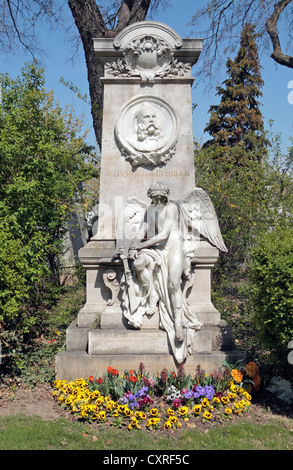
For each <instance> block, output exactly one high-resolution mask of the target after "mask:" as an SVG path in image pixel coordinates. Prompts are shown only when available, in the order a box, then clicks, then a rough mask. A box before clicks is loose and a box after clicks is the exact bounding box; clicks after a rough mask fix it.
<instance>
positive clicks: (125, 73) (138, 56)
mask: <svg viewBox="0 0 293 470" xmlns="http://www.w3.org/2000/svg"><path fill="white" fill-rule="evenodd" d="M105 67H106V71H107V73H108V74H109V75H112V76H115V77H117V76H119V77H128V78H130V77H140V78H141V79H142V81H144V82H153V81H154V78H155V77H157V78H170V77H184V76H185V75H186V74H187V73H189V71H190V70H191V66H190V64H184V63H183V62H179V61H178V60H177V59H175V58H174V54H173V52H172V47H171V46H170V45H169V44H168V42H167V41H165V40H164V39H162V38H159V37H157V36H155V35H142V36H138V37H136V38H134V39H133V40H131V41H130V42H129V43H128V44H127V45H126V46H125V48H124V52H123V57H122V59H118V60H117V61H116V62H107V63H106V64H105Z"/></svg>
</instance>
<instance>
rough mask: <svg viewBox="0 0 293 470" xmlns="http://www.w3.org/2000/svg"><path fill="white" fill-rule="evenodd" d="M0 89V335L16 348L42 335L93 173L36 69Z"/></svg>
mask: <svg viewBox="0 0 293 470" xmlns="http://www.w3.org/2000/svg"><path fill="white" fill-rule="evenodd" d="M0 81H1V89H2V101H1V104H0V156H1V158H0V239H1V252H0V331H1V337H3V338H4V333H5V332H11V331H17V332H18V333H17V334H18V338H19V341H20V345H19V347H21V345H24V344H26V343H28V342H29V341H30V340H31V339H32V338H34V337H36V336H38V335H39V334H40V332H43V331H44V330H45V329H46V325H47V322H48V312H49V310H50V308H51V307H52V306H53V305H54V304H55V303H56V301H57V300H58V298H59V297H60V295H61V291H60V282H59V279H60V272H59V267H60V259H61V258H62V253H63V250H64V241H65V239H64V235H65V232H66V230H67V222H68V220H70V219H71V218H72V214H73V211H75V210H76V205H77V202H79V204H80V199H81V200H82V194H83V189H82V183H83V182H84V181H87V180H89V179H90V178H92V177H93V176H97V169H96V165H95V155H94V152H93V149H92V148H91V147H89V146H87V145H86V143H85V135H82V134H81V132H82V122H81V121H80V120H79V119H77V118H75V117H74V115H73V114H72V112H70V111H69V110H67V111H66V112H64V111H63V110H62V109H61V108H60V106H59V105H58V104H56V103H55V102H54V98H53V95H52V93H49V92H47V91H46V90H45V88H44V85H45V83H44V72H43V70H42V69H41V68H39V66H38V64H37V63H36V62H33V63H32V64H28V65H26V66H25V67H24V68H23V69H22V71H21V74H20V76H19V77H17V78H16V79H12V78H10V77H9V76H8V75H0ZM8 336H9V335H8ZM7 338H8V337H7ZM4 346H5V347H6V349H7V351H6V353H7V355H6V357H7V358H8V357H9V358H10V360H11V361H12V362H10V363H9V362H6V366H9V364H10V365H12V364H13V366H15V367H16V366H17V364H16V362H17V361H14V362H13V359H12V358H13V354H12V349H13V348H10V347H9V342H7V345H5V344H4ZM2 347H3V345H2ZM9 349H10V352H9V353H8V350H9Z"/></svg>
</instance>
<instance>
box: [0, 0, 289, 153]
mask: <svg viewBox="0 0 293 470" xmlns="http://www.w3.org/2000/svg"><path fill="white" fill-rule="evenodd" d="M170 3H171V4H172V6H171V7H170V8H168V9H167V10H166V11H164V12H161V13H159V14H157V15H156V16H155V17H154V18H153V19H154V20H156V21H161V22H163V23H166V24H168V25H169V26H171V27H172V28H173V29H175V30H176V31H177V32H178V33H179V34H180V36H181V37H183V38H184V37H201V35H200V34H197V35H194V34H193V35H192V36H191V32H192V28H191V26H189V25H188V22H189V21H190V19H191V16H192V14H193V13H194V12H195V10H196V8H197V7H198V4H199V3H202V2H193V1H192V0H180V1H178V0H172V1H170ZM65 9H68V7H67V6H66V5H65ZM68 10H69V9H68ZM68 17H69V21H70V22H72V20H71V18H70V12H69V13H68ZM39 37H40V45H41V46H42V48H43V49H44V51H45V52H46V54H45V56H44V57H42V65H43V66H44V68H45V77H46V88H47V89H48V90H54V93H55V97H56V100H58V101H59V102H60V104H61V106H65V105H73V106H74V108H75V110H76V114H77V115H80V114H81V113H83V114H84V120H85V125H86V127H87V128H88V129H89V130H90V132H89V135H88V142H89V143H90V144H93V145H94V144H95V137H94V132H93V130H92V120H91V114H90V110H89V107H88V106H87V105H86V104H85V103H84V102H83V101H81V100H80V99H79V98H77V96H76V95H75V94H74V93H73V92H71V91H70V90H69V89H68V88H66V87H65V86H64V85H63V84H61V83H60V82H59V80H60V77H61V76H63V77H64V79H65V80H67V81H71V82H72V83H74V84H75V85H76V86H77V87H79V88H80V89H81V91H82V92H83V93H87V94H88V83H87V71H86V66H85V60H84V55H83V50H82V47H80V50H79V53H78V55H77V57H76V58H75V61H74V63H72V62H71V60H70V57H71V55H72V49H71V46H70V44H68V42H67V41H66V39H68V37H66V36H65V34H64V31H62V30H61V31H60V29H58V30H57V29H56V30H55V31H50V28H49V26H46V25H43V26H42V28H40V31H39ZM232 58H234V57H233V56H232ZM30 60H31V57H30V56H29V55H25V54H24V53H23V51H18V50H14V51H13V52H12V53H11V54H10V55H8V56H7V57H5V58H4V57H2V63H1V66H0V72H2V73H6V72H7V73H9V74H10V75H11V76H12V77H15V76H17V75H18V74H19V72H20V69H21V67H22V66H23V65H24V64H25V62H28V61H30ZM199 60H200V59H199ZM261 65H262V67H263V69H262V78H263V80H264V82H265V85H264V87H263V90H262V91H263V97H262V99H261V104H262V106H261V111H262V113H263V116H264V122H265V126H266V128H267V129H268V127H269V125H268V122H269V121H270V120H273V121H274V125H273V130H274V132H275V133H282V149H283V151H286V148H287V147H288V146H289V145H290V139H289V138H290V136H293V70H292V69H289V68H287V67H284V66H280V65H278V64H276V63H275V62H274V61H273V60H272V59H271V58H270V51H268V53H267V55H266V56H264V55H262V56H261ZM196 67H197V65H195V66H194V67H193V75H195V74H196ZM219 78H220V80H219V83H218V84H220V82H221V81H222V80H224V79H225V78H226V75H225V66H224V67H223V74H222V75H221V77H219ZM216 84H217V83H216ZM205 88H206V87H205V83H200V84H199V86H197V87H196V88H195V87H193V88H192V100H193V102H194V103H197V108H196V109H195V111H194V114H193V130H194V136H195V138H196V139H197V140H202V141H205V140H207V139H208V135H207V134H205V133H204V128H205V125H206V123H207V122H208V120H209V113H208V110H209V107H210V105H212V104H217V103H218V101H219V98H218V97H217V96H216V95H215V92H216V90H215V88H213V89H211V90H210V91H209V92H207V91H206V89H205ZM290 92H291V95H290Z"/></svg>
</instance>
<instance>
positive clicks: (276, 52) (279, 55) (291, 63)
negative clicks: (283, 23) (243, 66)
mask: <svg viewBox="0 0 293 470" xmlns="http://www.w3.org/2000/svg"><path fill="white" fill-rule="evenodd" d="M291 1H292V0H281V1H280V2H278V3H276V4H275V7H274V11H273V14H272V15H271V16H270V18H269V19H268V20H267V21H266V30H267V32H268V34H269V35H270V38H271V41H272V45H273V53H272V55H271V57H272V58H273V59H274V60H275V61H276V62H278V64H280V65H285V66H286V67H289V68H293V57H291V56H289V55H287V54H284V53H283V52H282V50H281V44H280V39H279V35H278V31H277V24H278V20H279V18H280V15H281V13H282V12H283V11H284V9H285V8H286V7H287V6H288V5H289V3H291Z"/></svg>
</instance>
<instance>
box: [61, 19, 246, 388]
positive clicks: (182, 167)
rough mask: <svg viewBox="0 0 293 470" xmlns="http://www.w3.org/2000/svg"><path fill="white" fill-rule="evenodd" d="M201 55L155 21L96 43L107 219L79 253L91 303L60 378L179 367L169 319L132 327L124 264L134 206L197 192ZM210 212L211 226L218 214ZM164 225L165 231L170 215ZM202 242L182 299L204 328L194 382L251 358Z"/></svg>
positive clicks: (209, 246)
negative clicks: (224, 313)
mask: <svg viewBox="0 0 293 470" xmlns="http://www.w3.org/2000/svg"><path fill="white" fill-rule="evenodd" d="M201 47H202V40H201V39H182V38H181V37H180V36H179V35H178V34H177V32H176V31H174V30H173V29H172V28H170V27H169V26H167V25H164V24H162V23H157V22H152V21H146V22H142V23H136V24H134V25H130V26H129V27H128V28H125V30H123V31H122V32H121V33H120V34H118V36H116V38H114V39H94V48H95V52H96V57H97V59H98V61H99V62H100V63H101V64H103V65H104V78H103V79H102V80H103V85H104V109H103V137H102V138H103V141H102V155H101V171H100V195H99V196H100V197H99V219H98V223H97V224H95V227H96V231H94V233H93V238H92V239H91V240H90V241H89V243H88V244H87V245H86V246H85V247H83V248H81V249H80V250H79V259H80V261H81V263H82V265H83V267H84V269H85V270H86V303H85V305H84V307H83V308H82V309H81V310H80V312H79V314H78V316H77V321H76V322H73V323H72V324H71V325H70V326H69V328H68V330H67V335H66V351H62V352H60V353H59V354H58V355H57V357H56V376H57V378H62V379H67V380H74V379H76V378H79V377H87V376H89V375H95V374H96V373H98V374H100V375H102V374H103V373H104V372H106V370H107V367H108V366H109V365H111V366H113V367H115V368H117V369H118V370H120V371H124V370H125V369H130V368H131V369H138V367H139V364H140V363H141V362H142V363H143V364H144V365H145V367H146V370H147V371H149V372H150V373H156V372H157V371H160V370H162V369H163V368H164V367H167V368H168V369H170V370H172V369H175V368H176V367H177V366H178V364H177V362H176V360H175V359H174V355H173V351H172V348H171V347H170V337H169V336H168V334H167V333H166V331H164V330H162V329H161V328H162V314H161V312H160V315H159V310H158V311H156V313H155V314H153V316H148V315H143V317H142V321H141V325H140V326H141V328H140V329H137V330H136V329H131V328H130V326H129V321H128V320H127V315H125V311H127V308H128V307H127V305H126V302H125V299H126V297H127V295H128V294H127V295H126V296H125V292H126V291H127V289H128V287H127V285H128V284H127V283H128V282H129V277H127V276H126V273H127V272H128V271H127V266H126V265H127V263H126V264H125V260H123V259H122V258H121V257H120V258H119V257H118V256H117V248H120V246H117V244H118V241H119V243H120V242H121V239H119V237H120V235H121V233H120V232H119V229H118V228H119V227H120V225H119V223H120V222H121V219H122V220H124V219H123V217H124V210H125V205H126V201H127V199H128V198H129V197H135V198H136V200H140V201H141V203H142V204H143V205H149V202H150V201H149V199H148V197H147V191H148V189H149V187H150V185H151V184H153V183H158V182H159V183H160V184H163V185H165V186H167V187H168V188H169V190H170V197H171V199H172V201H177V203H178V201H180V200H181V198H183V197H184V196H185V195H186V194H187V193H189V192H191V191H193V190H194V188H195V168H194V155H193V125H192V102H191V86H192V83H193V77H192V74H191V69H192V66H193V65H194V64H195V63H196V62H197V60H198V57H199V55H200V51H201ZM172 201H171V202H172ZM186 204H187V205H188V204H189V202H188V203H186ZM206 212H207V213H208V217H209V220H210V222H211V221H212V218H213V217H216V216H215V214H214V213H213V207H211V206H210V207H208V208H207V211H206ZM162 214H163V211H162V212H161V217H163V216H162ZM156 223H157V228H158V227H159V225H160V216H159V218H158V220H157V222H156ZM199 223H200V222H199ZM207 232H209V231H207ZM174 233H175V232H173V235H174ZM199 233H201V235H202V237H201V239H199V238H198V240H197V242H196V249H195V251H194V252H193V258H192V260H191V263H190V270H189V274H190V279H189V280H188V281H184V282H182V291H183V296H184V299H186V308H187V310H189V311H190V312H193V313H192V315H193V314H194V315H195V316H196V318H197V321H198V324H201V325H202V326H201V328H200V329H199V330H198V331H195V332H194V339H193V343H192V344H193V346H192V353H191V355H190V356H188V357H187V359H186V360H185V361H184V368H185V371H186V372H190V373H194V372H195V370H196V368H197V366H198V365H200V366H201V368H202V369H204V370H205V371H206V373H212V372H213V371H214V370H215V369H217V368H219V367H221V365H222V361H223V360H224V359H225V360H228V361H229V362H233V361H234V360H237V359H239V358H240V357H241V353H240V352H239V351H238V350H237V349H236V348H235V345H234V341H233V334H232V330H231V328H230V327H229V326H228V325H227V324H226V323H225V322H223V321H222V320H221V317H220V313H219V312H218V310H217V309H216V308H215V307H214V305H213V304H212V301H211V270H212V269H213V267H214V265H215V263H216V261H217V259H218V255H219V249H222V248H221V245H217V243H213V242H212V241H211V239H210V238H209V236H208V235H209V234H208V235H206V234H205V232H201V231H200V230H199ZM122 234H123V236H124V237H125V232H123V231H122ZM152 236H153V235H152ZM206 236H207V238H206ZM122 238H123V237H122ZM146 238H147V239H148V240H149V239H150V238H151V236H147V237H146ZM210 241H211V243H210ZM133 265H134V263H133ZM133 265H132V263H131V262H130V263H129V266H128V268H129V269H132V270H133ZM131 273H132V274H131V275H133V271H131ZM136 273H138V271H137V272H136ZM128 274H129V273H128ZM168 282H169V281H168ZM166 288H169V286H166ZM137 295H138V293H136V294H135V296H137ZM128 299H130V297H129V296H128ZM126 300H127V299H126ZM136 300H137V299H136Z"/></svg>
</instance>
